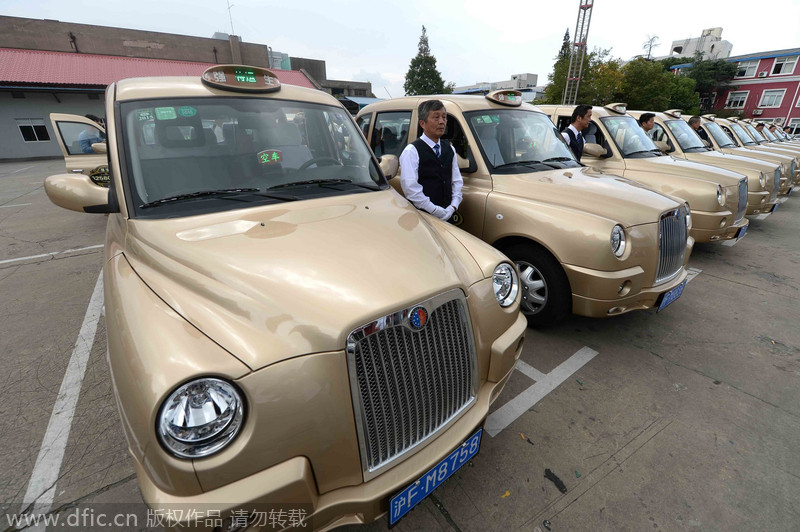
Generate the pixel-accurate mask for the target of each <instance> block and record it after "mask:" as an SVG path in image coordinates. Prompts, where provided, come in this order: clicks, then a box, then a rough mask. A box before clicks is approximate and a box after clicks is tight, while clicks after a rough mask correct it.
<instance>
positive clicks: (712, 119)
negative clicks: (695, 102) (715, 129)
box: [703, 114, 717, 122]
mask: <svg viewBox="0 0 800 532" xmlns="http://www.w3.org/2000/svg"><path fill="white" fill-rule="evenodd" d="M703 118H706V119H708V120H711V121H712V122H714V121H715V120H716V119H717V115H715V114H707V115H703Z"/></svg>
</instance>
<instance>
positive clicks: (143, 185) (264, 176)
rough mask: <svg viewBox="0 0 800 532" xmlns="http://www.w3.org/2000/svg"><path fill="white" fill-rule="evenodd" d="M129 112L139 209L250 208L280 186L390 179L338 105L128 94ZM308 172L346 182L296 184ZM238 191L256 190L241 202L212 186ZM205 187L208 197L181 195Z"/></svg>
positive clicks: (343, 189) (305, 193)
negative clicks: (134, 98) (135, 97)
mask: <svg viewBox="0 0 800 532" xmlns="http://www.w3.org/2000/svg"><path fill="white" fill-rule="evenodd" d="M121 115H122V119H121V124H123V127H122V128H121V131H122V135H123V141H124V146H125V155H126V169H127V171H126V174H125V175H126V181H127V183H128V185H129V186H130V188H131V190H132V192H133V193H132V194H131V201H132V203H133V207H134V209H133V210H134V212H136V213H137V215H139V216H147V217H162V216H180V215H188V214H196V213H197V212H213V211H214V210H229V209H233V208H241V207H246V206H250V205H252V204H253V203H255V202H265V201H274V200H275V198H269V197H267V191H268V190H271V189H273V188H275V187H278V189H280V190H284V189H285V190H286V194H289V192H291V194H289V196H291V198H292V199H293V200H297V199H304V198H306V197H309V198H310V197H312V196H313V197H318V196H320V195H326V194H328V195H332V194H340V193H353V192H356V191H368V190H369V189H370V188H371V189H376V187H378V188H380V187H382V186H385V180H384V179H383V177H382V174H381V172H380V170H379V169H378V168H377V167H376V166H375V164H374V162H373V161H372V158H371V156H370V154H369V150H368V148H367V146H366V144H365V143H364V140H363V138H362V136H361V135H360V134H359V133H358V130H357V129H356V125H355V123H354V122H353V120H352V118H351V117H350V115H349V114H348V113H347V112H346V111H345V110H344V109H342V108H340V107H337V106H327V105H319V104H311V103H303V102H292V101H285V100H274V99H267V98H236V97H233V98H186V99H171V100H157V101H155V100H154V101H146V100H145V101H135V102H123V104H122V105H121ZM309 180H317V181H319V180H338V181H341V183H340V185H341V186H339V187H338V188H337V187H330V188H324V187H321V186H315V187H306V188H303V189H302V190H295V189H294V188H292V187H295V185H293V183H298V182H301V181H309ZM349 183H352V184H353V185H352V186H351V185H349ZM359 184H363V185H364V186H359ZM298 186H299V185H298ZM300 188H302V187H300ZM239 189H247V191H248V193H247V194H246V193H244V192H242V193H240V194H239V196H237V198H236V200H235V201H233V200H231V199H228V198H224V197H222V196H219V197H218V195H216V194H210V195H208V194H207V193H208V192H209V191H212V192H213V191H225V190H239ZM198 193H203V194H207V195H205V196H200V197H201V198H202V200H201V199H193V200H192V201H185V200H183V199H181V200H180V201H178V200H175V199H174V198H175V197H176V196H186V195H195V196H196V195H197V194H198ZM259 194H261V195H259ZM284 195H285V194H284ZM272 196H281V194H277V193H276V194H272ZM281 197H282V196H281ZM166 199H169V201H163V200H166Z"/></svg>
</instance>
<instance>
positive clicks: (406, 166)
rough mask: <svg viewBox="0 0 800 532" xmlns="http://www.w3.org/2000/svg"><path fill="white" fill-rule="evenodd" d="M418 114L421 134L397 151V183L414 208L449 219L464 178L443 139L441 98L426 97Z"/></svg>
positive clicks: (458, 201)
mask: <svg viewBox="0 0 800 532" xmlns="http://www.w3.org/2000/svg"><path fill="white" fill-rule="evenodd" d="M417 115H418V116H419V125H420V127H421V128H422V132H423V133H422V136H421V137H420V138H418V139H417V140H415V141H414V142H412V143H411V144H409V145H408V146H406V147H405V149H404V150H403V153H401V154H400V185H401V186H402V188H403V194H405V196H406V199H408V201H410V202H411V203H413V204H414V206H415V207H416V208H417V209H419V210H421V211H425V212H427V213H429V214H432V215H434V216H436V217H437V218H439V219H440V220H445V221H448V220H450V219H451V218H452V217H453V214H454V213H455V212H456V210H457V209H458V206H459V205H461V199H462V195H461V188H462V186H463V184H464V180H463V179H462V178H461V172H460V171H459V170H458V164H455V155H456V151H455V149H454V148H453V146H452V145H451V144H450V143H449V142H448V141H446V140H442V135H444V132H445V130H446V129H447V111H445V109H444V104H443V103H442V102H441V101H439V100H427V101H424V102H422V103H421V104H420V105H419V108H418V109H417Z"/></svg>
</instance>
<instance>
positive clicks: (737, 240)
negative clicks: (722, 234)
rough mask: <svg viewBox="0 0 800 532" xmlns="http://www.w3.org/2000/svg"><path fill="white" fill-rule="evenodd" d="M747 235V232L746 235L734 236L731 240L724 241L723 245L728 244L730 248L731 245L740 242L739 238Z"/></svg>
mask: <svg viewBox="0 0 800 532" xmlns="http://www.w3.org/2000/svg"><path fill="white" fill-rule="evenodd" d="M745 236H747V233H745V235H744V236H740V237H739V238H732V239H730V240H726V241H724V242H723V243H722V245H723V246H728V247H729V248H730V247H733V246H735V245H736V244H738V243H739V240H741V239H743V238H744V237H745Z"/></svg>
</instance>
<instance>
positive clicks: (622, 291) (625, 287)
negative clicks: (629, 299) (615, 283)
mask: <svg viewBox="0 0 800 532" xmlns="http://www.w3.org/2000/svg"><path fill="white" fill-rule="evenodd" d="M631 286H633V283H632V282H630V281H625V282H624V283H622V284H621V285H619V290H617V293H618V294H619V295H621V296H627V295H628V294H629V293H630V291H631Z"/></svg>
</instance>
